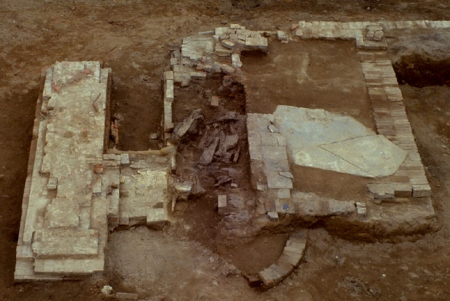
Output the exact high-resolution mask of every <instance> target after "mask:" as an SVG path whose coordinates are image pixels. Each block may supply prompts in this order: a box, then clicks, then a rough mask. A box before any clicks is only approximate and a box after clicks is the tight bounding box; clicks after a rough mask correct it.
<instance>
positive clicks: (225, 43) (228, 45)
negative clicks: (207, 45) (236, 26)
mask: <svg viewBox="0 0 450 301" xmlns="http://www.w3.org/2000/svg"><path fill="white" fill-rule="evenodd" d="M220 43H221V44H222V46H223V47H225V48H228V49H233V47H234V46H235V44H234V43H233V42H231V41H230V40H222V41H221V42H220Z"/></svg>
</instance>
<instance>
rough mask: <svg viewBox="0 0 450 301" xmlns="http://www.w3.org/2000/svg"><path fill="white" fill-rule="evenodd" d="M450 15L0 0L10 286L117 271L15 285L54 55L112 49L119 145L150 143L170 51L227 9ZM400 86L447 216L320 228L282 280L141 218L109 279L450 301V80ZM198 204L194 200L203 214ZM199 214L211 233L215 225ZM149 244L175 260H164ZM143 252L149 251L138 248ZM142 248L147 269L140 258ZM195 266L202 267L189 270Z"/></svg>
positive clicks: (229, 294) (242, 12) (181, 296)
mask: <svg viewBox="0 0 450 301" xmlns="http://www.w3.org/2000/svg"><path fill="white" fill-rule="evenodd" d="M449 18H450V5H449V4H447V3H445V2H443V1H437V0H429V1H413V0H411V1H401V2H400V1H396V0H386V1H384V0H379V1H375V0H363V1H354V0H342V1H323V0H309V1H296V0H283V1H269V0H264V1H258V0H251V1H243V0H240V1H239V0H232V1H225V0H223V1H212V0H206V1H194V0H188V1H160V0H155V1H139V0H134V1H131V0H130V1H125V0H123V1H122V0H120V1H119V0H117V1H116V0H113V1H90V0H85V1H64V2H59V1H50V0H45V1H37V0H27V1H26V0H3V1H1V3H0V20H1V21H0V49H1V52H0V54H1V55H0V70H1V72H2V76H1V77H0V95H1V96H0V106H1V108H2V111H1V117H2V118H0V157H1V158H2V160H1V166H0V167H1V168H0V197H1V203H2V206H0V272H1V276H0V299H1V300H62V299H63V300H99V299H101V298H102V297H101V295H100V288H101V286H102V285H103V284H105V281H104V280H99V279H88V280H85V281H81V282H63V283H39V284H36V283H30V284H18V285H14V284H13V272H14V264H15V262H14V261H15V259H14V258H15V248H16V241H17V235H18V231H19V223H20V212H21V202H22V192H23V185H24V182H25V177H26V165H27V160H28V150H29V144H30V139H31V129H32V122H33V113H34V107H35V102H36V99H37V94H38V86H39V76H40V72H41V70H42V69H43V68H44V67H45V66H47V65H50V64H52V63H54V62H55V61H58V60H65V59H67V60H102V61H103V62H104V63H105V66H107V67H111V68H112V69H113V75H114V86H113V94H112V99H113V106H112V107H113V113H119V114H118V115H116V117H117V118H118V119H119V120H120V122H121V133H120V141H121V144H120V147H121V148H123V149H136V150H137V149H146V148H148V147H157V144H155V143H154V142H153V143H152V142H151V141H149V139H148V136H149V135H150V133H152V132H156V131H158V128H159V126H160V112H161V102H160V96H161V91H160V79H161V73H162V71H163V67H164V64H165V63H166V61H167V55H168V53H169V50H170V49H171V46H172V45H175V44H179V43H180V41H181V38H182V37H184V36H188V35H190V34H191V33H194V32H197V31H201V30H208V29H211V28H212V27H214V26H217V25H220V24H222V23H225V22H237V23H241V24H242V25H245V26H247V27H248V28H251V29H275V28H277V27H280V28H281V29H287V28H288V27H289V23H291V22H295V21H296V20H299V19H306V20H310V19H314V20H341V21H345V20H371V19H373V20H378V19H391V20H402V19H431V20H442V19H449ZM402 90H403V93H404V96H405V100H406V105H407V109H408V114H409V117H410V121H411V124H412V127H413V129H414V131H415V134H416V137H417V143H418V145H419V149H420V152H421V155H422V158H423V161H424V164H425V166H426V167H427V170H428V177H429V179H430V181H431V183H432V188H433V192H434V198H433V199H434V203H435V206H436V210H437V213H438V215H439V224H440V228H439V230H438V231H437V232H435V233H430V234H427V235H425V236H424V237H415V239H417V241H414V242H412V241H410V240H412V238H405V241H404V242H401V243H398V244H390V243H383V242H379V243H374V244H363V243H359V242H354V241H348V240H343V239H341V238H336V237H334V236H330V235H329V234H328V233H327V232H326V231H325V230H323V229H313V230H312V231H311V233H310V238H311V240H310V241H311V243H310V245H309V248H308V249H307V252H306V257H305V262H304V263H303V264H302V266H301V268H300V269H299V270H298V271H297V272H296V273H295V274H293V275H292V276H290V277H289V278H288V279H287V280H286V281H285V282H284V283H283V284H282V285H280V286H279V287H276V288H274V289H272V290H270V291H268V292H266V293H261V292H258V291H254V290H253V289H250V288H249V287H248V286H247V284H246V282H245V280H244V279H243V278H242V277H236V276H234V275H233V274H232V273H231V274H230V275H228V276H225V275H227V273H228V272H222V271H221V272H220V273H218V272H217V269H219V268H220V266H223V265H222V263H220V264H218V262H219V259H215V258H216V257H215V256H214V254H212V253H209V252H210V251H208V250H206V249H204V247H203V246H201V245H199V244H198V243H197V242H196V240H201V239H202V237H204V236H202V235H197V236H196V235H186V241H182V240H181V238H180V237H183V235H184V234H182V232H181V230H180V231H175V232H177V233H176V235H175V237H176V239H172V238H171V234H170V232H169V233H167V235H165V236H163V235H162V233H156V232H151V231H148V230H146V229H140V228H139V229H137V230H136V231H135V232H133V231H130V232H129V233H126V232H118V233H114V234H113V235H112V236H111V250H110V251H111V252H112V254H117V261H116V262H111V263H110V264H111V266H112V267H113V268H112V272H111V273H110V274H109V275H108V277H110V280H111V284H113V285H114V286H115V287H117V288H119V289H123V290H131V286H136V287H137V291H138V292H139V293H140V294H141V295H142V296H143V297H149V298H150V297H151V296H152V295H153V296H156V297H157V296H160V297H162V296H165V297H166V300H193V299H194V300H236V299H241V300H258V299H260V300H449V299H450V293H449V290H448V285H449V281H450V271H449V269H448V266H450V252H449V250H450V245H449V244H450V243H449V241H450V240H449V238H450V222H449V221H450V203H449V201H448V197H449V195H450V193H449V188H450V151H449V139H450V134H449V128H450V125H449V124H448V114H447V112H448V111H449V108H450V105H449V103H448V99H450V97H449V96H450V92H449V88H437V87H426V88H422V89H418V88H413V87H409V86H404V87H402ZM199 205H200V203H199V204H198V205H194V208H192V207H189V208H187V209H186V212H188V211H189V210H191V211H192V212H193V214H194V213H195V206H199ZM205 220H207V219H205ZM211 220H213V217H211ZM199 224H200V225H201V228H203V229H204V231H205V233H211V232H212V231H213V230H211V229H214V227H209V228H208V224H205V223H199ZM176 227H179V228H181V227H183V225H175V226H174V229H177V228H176ZM190 231H191V230H190ZM141 232H142V233H141ZM136 233H137V234H136ZM127 236H130V237H129V238H128V237H127ZM139 240H143V241H149V242H151V243H152V245H151V246H153V248H150V247H148V248H147V247H145V246H144V245H142V246H139V247H138V243H137V242H138V241H139ZM118 241H127V242H129V245H130V246H129V248H128V249H125V250H127V252H128V253H129V256H125V257H123V256H124V254H125V252H124V251H123V250H124V249H121V248H123V247H124V244H119V245H118V244H117V242H118ZM169 242H170V243H169ZM177 247H178V248H177ZM121 250H122V251H121ZM153 250H156V252H154V253H153ZM205 250H206V251H205ZM115 252H116V253H115ZM151 254H157V255H158V254H159V255H158V256H159V258H163V259H164V260H163V261H162V262H160V263H159V264H158V263H156V261H153V260H152V257H151ZM121 256H122V257H121ZM211 257H213V259H214V261H211V259H210V258H211ZM133 258H136V259H138V260H136V261H130V260H131V259H133ZM140 260H144V261H143V262H145V263H148V264H149V265H148V267H149V268H148V269H143V268H141V266H140V264H139V262H141V261H140ZM158 262H159V261H158ZM113 264H114V265H113ZM193 265H195V268H198V270H199V271H200V272H199V273H196V275H197V274H199V275H200V276H198V277H197V276H196V277H190V273H191V272H192V269H193ZM150 267H151V268H152V269H150ZM177 267H179V268H180V269H179V270H177ZM153 268H154V269H153ZM214 268H215V269H216V270H215V269H214ZM135 273H137V275H138V278H136V276H135ZM152 273H154V274H152ZM151 275H156V276H158V277H157V278H161V279H156V278H155V277H154V276H151ZM133 277H134V278H133ZM152 277H153V278H152ZM191 278H193V279H191ZM106 280H109V279H106ZM161 280H163V281H161ZM180 280H181V281H180ZM214 281H215V282H214ZM163 284H164V285H163ZM216 284H217V285H216ZM130 285H131V286H130ZM156 297H155V299H154V300H158V298H156ZM159 299H161V298H159Z"/></svg>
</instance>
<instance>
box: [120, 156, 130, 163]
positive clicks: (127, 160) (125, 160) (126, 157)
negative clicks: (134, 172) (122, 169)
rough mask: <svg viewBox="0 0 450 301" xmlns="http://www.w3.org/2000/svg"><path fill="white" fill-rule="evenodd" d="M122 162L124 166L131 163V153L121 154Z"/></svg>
mask: <svg viewBox="0 0 450 301" xmlns="http://www.w3.org/2000/svg"><path fill="white" fill-rule="evenodd" d="M120 164H122V165H124V166H128V165H130V155H128V154H121V155H120Z"/></svg>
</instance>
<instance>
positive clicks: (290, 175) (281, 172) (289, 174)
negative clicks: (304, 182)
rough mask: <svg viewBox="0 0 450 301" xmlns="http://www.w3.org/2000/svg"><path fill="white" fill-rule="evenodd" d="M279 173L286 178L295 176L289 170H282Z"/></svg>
mask: <svg viewBox="0 0 450 301" xmlns="http://www.w3.org/2000/svg"><path fill="white" fill-rule="evenodd" d="M278 174H279V175H280V176H283V177H285V178H289V179H293V178H294V176H293V175H292V174H291V173H290V172H288V171H280V172H279V173H278Z"/></svg>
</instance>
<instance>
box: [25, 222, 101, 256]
mask: <svg viewBox="0 0 450 301" xmlns="http://www.w3.org/2000/svg"><path fill="white" fill-rule="evenodd" d="M32 249H33V252H34V253H35V254H36V257H38V258H52V257H63V256H72V257H83V256H92V255H97V254H98V231H96V230H92V229H86V230H78V229H76V230H75V229H70V230H69V229H45V230H39V231H36V232H35V233H34V241H33V244H32Z"/></svg>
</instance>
